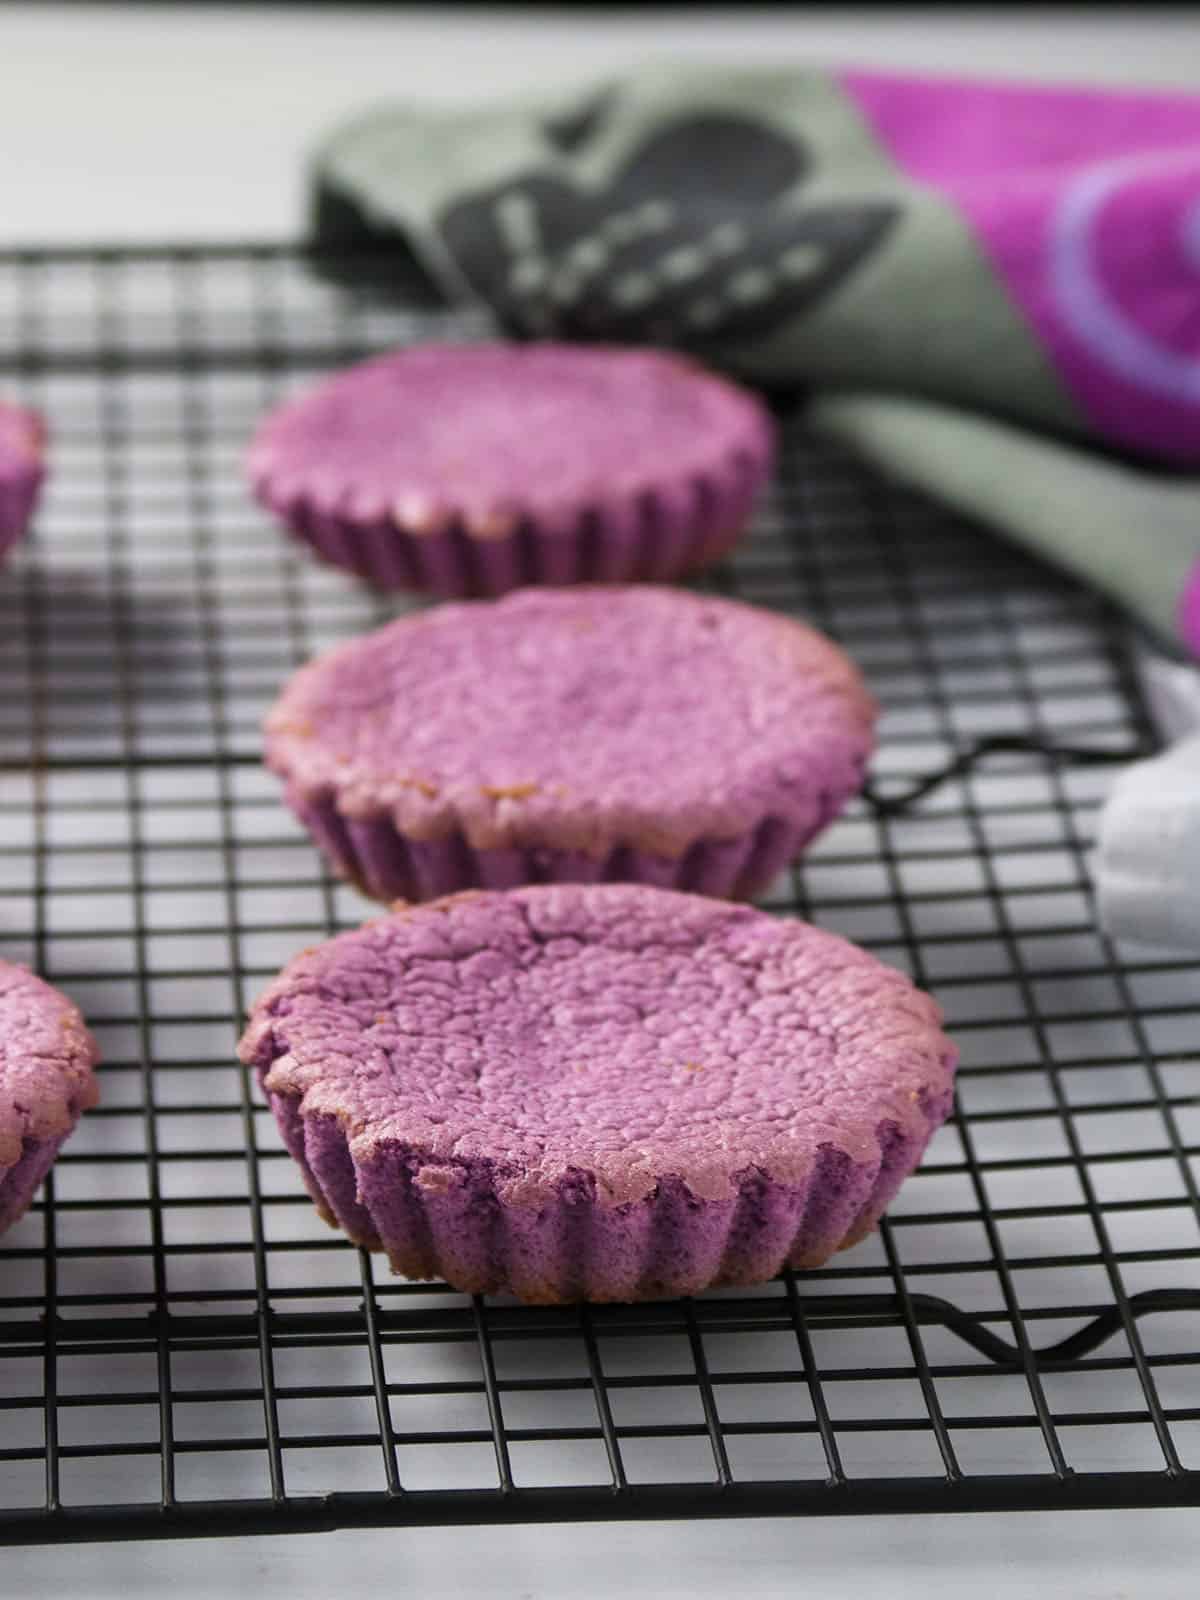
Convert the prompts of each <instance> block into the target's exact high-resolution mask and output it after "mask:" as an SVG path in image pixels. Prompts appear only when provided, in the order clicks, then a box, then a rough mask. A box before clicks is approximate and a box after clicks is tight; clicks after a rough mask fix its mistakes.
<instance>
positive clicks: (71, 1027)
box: [0, 961, 99, 1232]
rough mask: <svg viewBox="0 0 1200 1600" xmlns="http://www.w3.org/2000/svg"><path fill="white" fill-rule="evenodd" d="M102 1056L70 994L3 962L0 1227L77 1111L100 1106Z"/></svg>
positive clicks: (15, 1212)
mask: <svg viewBox="0 0 1200 1600" xmlns="http://www.w3.org/2000/svg"><path fill="white" fill-rule="evenodd" d="M98 1054H99V1053H98V1051H97V1049H96V1041H95V1040H94V1039H93V1038H92V1036H91V1034H90V1033H89V1032H88V1030H87V1028H86V1027H85V1026H84V1022H83V1018H82V1017H81V1016H80V1014H79V1011H78V1010H77V1008H76V1007H75V1006H73V1005H72V1004H71V1002H70V1001H69V1000H68V999H67V998H66V996H65V995H61V994H59V992H58V990H57V989H52V988H51V987H50V985H49V984H48V983H43V982H42V980H41V978H35V977H34V975H33V973H31V972H28V971H26V969H25V968H24V967H15V966H11V965H10V964H9V963H8V962H7V961H0V1232H3V1231H4V1229H5V1228H8V1227H11V1226H12V1224H13V1223H14V1222H16V1220H17V1219H18V1217H21V1216H23V1215H24V1214H25V1212H26V1211H27V1210H28V1208H29V1203H30V1201H31V1200H32V1199H33V1197H34V1194H35V1193H36V1191H37V1189H38V1186H39V1185H40V1184H41V1182H42V1180H43V1178H45V1176H46V1174H47V1173H48V1172H49V1171H50V1168H51V1166H52V1165H53V1163H54V1158H55V1156H56V1155H57V1154H58V1152H59V1149H60V1147H61V1146H62V1144H63V1141H64V1140H65V1139H66V1138H67V1136H68V1134H69V1133H70V1132H71V1130H72V1129H73V1128H74V1126H75V1124H76V1123H77V1122H78V1121H79V1115H80V1112H82V1111H86V1110H87V1108H88V1107H89V1106H94V1105H95V1103H96V1100H97V1098H98V1090H97V1086H96V1079H95V1076H94V1074H93V1072H92V1068H93V1067H94V1066H95V1064H96V1061H97V1059H98Z"/></svg>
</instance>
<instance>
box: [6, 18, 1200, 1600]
mask: <svg viewBox="0 0 1200 1600" xmlns="http://www.w3.org/2000/svg"><path fill="white" fill-rule="evenodd" d="M684 54H686V55H688V56H703V57H706V58H708V59H719V60H725V59H740V60H756V59H763V58H770V59H772V60H775V61H779V60H780V59H788V58H790V59H795V60H796V61H798V62H799V61H810V62H851V61H852V62H858V63H869V64H875V65H884V66H893V67H901V66H903V67H911V68H922V67H924V68H935V69H943V70H955V69H960V70H974V71H983V72H997V73H999V72H1011V73H1019V74H1022V75H1025V76H1034V75H1043V76H1049V77H1056V78H1060V79H1073V80H1078V81H1092V82H1107V83H1120V82H1125V83H1158V84H1163V85H1167V84H1174V85H1179V86H1183V87H1194V86H1195V82H1196V69H1197V66H1200V47H1198V45H1197V34H1196V27H1195V22H1194V20H1193V19H1192V18H1190V17H1188V16H1187V15H1186V13H1185V12H1184V11H1183V10H1182V9H1181V10H1180V11H1178V12H1173V13H1166V12H1164V13H1161V14H1155V13H1153V12H1147V11H1139V12H1138V13H1136V15H1135V14H1134V13H1133V12H1129V13H1125V14H1117V15H1113V16H1111V17H1110V16H1105V15H1094V16H1090V17H1089V16H1087V15H1086V14H1079V13H1071V12H1048V11H1045V10H1040V11H1038V12H1036V13H1033V14H1029V13H1024V12H1021V11H1019V10H1017V9H1016V8H1014V9H1013V11H1012V12H1011V13H1010V14H1008V15H998V14H996V13H995V12H992V13H984V12H980V13H970V12H956V11H953V10H950V9H945V10H936V11H929V12H919V11H911V12H890V13H888V14H886V15H885V14H883V13H879V14H871V13H869V12H866V13H864V12H863V11H862V10H861V9H859V10H856V11H854V12H851V11H849V10H847V12H846V13H845V14H842V13H836V12H829V11H816V10H805V12H804V13H803V17H801V16H799V15H798V14H792V15H788V14H787V13H784V12H783V11H774V12H763V13H761V14H757V13H754V12H752V11H744V10H739V11H738V12H737V14H736V17H735V16H734V15H733V13H732V12H731V11H728V10H726V11H724V12H721V11H719V10H713V11H710V12H704V13H700V14H696V13H693V12H685V11H683V10H676V11H667V12H664V13H661V14H656V13H655V12H654V11H653V9H652V8H645V9H643V10H642V11H641V12H640V13H638V14H636V15H634V14H631V13H629V12H626V13H623V14H619V15H618V14H615V13H611V14H610V13H605V12H602V11H591V10H589V11H588V12H586V13H583V14H581V15H579V16H575V17H571V18H567V17H566V16H565V15H562V14H559V15H555V14H554V13H547V12H538V13H537V14H534V15H531V14H529V13H525V14H521V13H518V12H514V13H513V14H512V15H505V14H503V13H498V12H495V11H489V12H487V13H484V12H472V11H467V10H463V9H458V8H455V9H454V10H453V11H452V12H443V13H438V12H436V11H435V10H433V9H432V8H429V9H412V8H398V9H397V10H396V11H394V12H389V11H386V10H370V11H357V10H356V9H355V8H353V7H343V8H341V9H338V10H336V11H335V10H333V9H330V10H312V9H309V8H297V9H296V10H295V11H292V12H289V11H288V10H287V9H286V8H284V7H271V8H264V9H262V10H255V9H254V8H252V7H237V8H235V7H214V6H205V7H196V8H187V7H172V8H170V9H169V10H168V9H167V8H158V7H148V6H124V7H116V6H113V7H101V6H95V7H85V8H81V7H74V6H59V5H51V4H45V5H8V6H0V80H2V82H3V90H2V92H0V196H3V203H2V204H0V245H13V244H33V243H50V242H80V241H85V240H106V241H127V240H136V239H143V240H149V239H162V238H169V237H176V238H189V239H218V238H223V239H231V238H248V237H258V238H269V237H277V238H287V237H290V236H293V235H294V234H295V233H296V232H297V230H298V228H299V226H300V223H301V218H302V198H303V178H302V172H303V157H304V154H305V152H306V151H307V150H308V149H309V148H310V147H311V145H312V143H313V140H314V138H316V137H317V136H319V134H320V133H321V132H322V131H323V130H324V129H326V128H327V127H328V126H329V125H330V123H331V122H333V121H335V120H336V119H338V118H339V117H341V116H343V115H344V114H346V113H348V112H352V111H354V110H356V109H357V108H359V107H361V106H362V105H363V104H364V103H368V102H371V101H373V100H378V99H380V98H386V97H389V96H399V95H415V94H420V95H423V96H426V97H429V98H436V99H438V100H441V101H450V100H462V99H475V100H479V99H484V98H489V97H495V96H500V95H503V94H505V93H508V92H511V91H514V90H518V89H525V88H529V87H534V86H538V87H545V86H548V85H551V84H564V85H565V84H569V83H571V82H582V81H586V80H588V79H591V78H593V77H595V76H597V75H600V74H604V73H607V72H610V71H612V70H613V69H615V68H618V67H620V66H621V65H623V64H627V63H631V62H634V61H637V60H639V59H644V58H645V57H647V56H658V57H665V56H671V55H684ZM3 1560H4V1569H3V1570H4V1572H5V1575H6V1577H7V1576H8V1575H11V1579H10V1581H9V1582H6V1583H5V1584H4V1590H5V1592H8V1593H14V1594H15V1593H21V1594H23V1595H25V1596H27V1597H29V1600H35V1597H37V1596H41V1595H47V1596H48V1595H51V1594H53V1595H55V1596H64V1595H66V1596H93V1595H95V1596H105V1595H117V1594H146V1595H162V1594H166V1593H168V1592H170V1593H173V1594H175V1595H178V1596H179V1597H180V1600H186V1597H191V1596H197V1597H198V1596H207V1595H214V1596H215V1595H226V1594H230V1593H247V1592H249V1591H250V1590H251V1588H253V1590H254V1592H256V1593H258V1594H261V1595H263V1596H264V1597H270V1596H275V1595H284V1594H288V1595H313V1596H325V1595H331V1594H337V1595H339V1596H341V1597H344V1600H356V1597H359V1596H369V1595H370V1596H374V1595H380V1594H384V1593H396V1592H404V1593H412V1594H421V1595H424V1596H426V1597H427V1600H436V1597H441V1596H443V1595H445V1596H450V1595H462V1594H464V1593H470V1592H472V1591H479V1592H482V1593H484V1594H487V1595H490V1596H497V1597H514V1600H515V1597H525V1596H528V1597H530V1600H533V1597H542V1596H558V1595H562V1594H566V1593H570V1594H571V1595H572V1596H574V1597H575V1600H589V1597H591V1596H601V1595H605V1596H609V1595H612V1594H613V1593H614V1592H617V1591H618V1590H623V1591H624V1592H626V1593H629V1594H643V1593H645V1594H650V1593H653V1594H654V1595H656V1596H658V1597H660V1600H670V1597H672V1596H676V1595H680V1596H682V1595H687V1596H689V1600H703V1597H705V1596H716V1595H722V1596H724V1595H728V1594H730V1593H731V1592H732V1593H739V1592H741V1593H749V1594H754V1595H776V1594H779V1595H783V1594H789V1595H794V1594H798V1593H805V1594H814V1595H817V1594H819V1595H828V1596H840V1595H847V1596H850V1595H853V1596H855V1597H856V1600H873V1597H875V1596H880V1597H882V1596H885V1595H886V1596H887V1597H888V1600H906V1597H909V1596H912V1597H916V1596H928V1595H931V1594H942V1593H961V1594H968V1595H969V1594H976V1593H977V1594H981V1595H987V1596H989V1600H1010V1597H1016V1596H1021V1597H1027V1596H1032V1595H1035V1594H1037V1595H1041V1594H1063V1595H1068V1594H1069V1595H1071V1596H1073V1597H1076V1600H1118V1597H1120V1596H1125V1595H1130V1596H1132V1595H1139V1596H1140V1595H1153V1596H1155V1600H1183V1597H1184V1596H1185V1595H1186V1596H1188V1597H1190V1596H1192V1595H1193V1594H1194V1593H1195V1587H1196V1576H1195V1575H1196V1572H1197V1570H1198V1562H1200V1517H1197V1516H1196V1515H1195V1514H1194V1513H1189V1512H1164V1511H1144V1512H1135V1511H1130V1512H1122V1513H1117V1514H1113V1513H1079V1514H1073V1515H1067V1516H1060V1515H1034V1516H1007V1515H995V1516H990V1517H978V1516H972V1517H961V1518H951V1517H928V1518H895V1517H879V1518H866V1519H846V1520H833V1519H828V1520H827V1519H820V1520H809V1521H766V1522H753V1523H750V1522H732V1523H707V1524H683V1523H664V1524H642V1525H618V1526H588V1527H574V1526H565V1527H520V1528H507V1529H486V1528H484V1529H469V1528H468V1529H454V1530H438V1529H417V1530H388V1531H377V1532H366V1533H353V1534H330V1535H321V1536H314V1537H308V1538H291V1539H264V1538H255V1539H245V1540H206V1541H201V1542H196V1543H183V1544H174V1545H166V1544H158V1545H154V1544H151V1545H107V1546H92V1547H79V1548H73V1549H62V1550H32V1551H12V1552H6V1553H5V1556H4V1558H3ZM18 1579H19V1581H16V1580H18Z"/></svg>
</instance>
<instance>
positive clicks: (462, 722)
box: [266, 586, 876, 901]
mask: <svg viewBox="0 0 1200 1600" xmlns="http://www.w3.org/2000/svg"><path fill="white" fill-rule="evenodd" d="M875 716H876V708H875V704H874V702H873V700H872V699H871V696H870V695H869V693H868V692H867V689H866V687H865V684H864V683H863V680H862V677H861V675H860V674H859V672H858V670H857V668H856V667H855V666H854V665H853V663H852V662H851V661H850V660H849V658H848V657H847V656H846V655H845V654H844V653H843V652H842V651H841V650H839V649H838V648H837V646H835V645H834V644H832V643H831V642H830V641H829V640H828V639H826V638H824V637H823V636H822V635H821V634H818V633H816V632H814V631H813V630H812V629H811V628H807V627H805V626H804V625H803V624H801V623H798V622H794V621H792V620H791V619H789V618H785V617H781V616H778V615H776V614H775V613H771V612H766V611H760V610H758V609H756V608H754V607H751V606H746V605H742V604H740V603H738V602H734V601H728V600H719V599H714V598H712V597H710V596H706V595H699V594H693V593H689V592H685V591H682V590H674V589H660V588H656V587H652V586H624V587H604V586H585V587H582V588H579V589H570V590H526V591H523V592H522V593H520V594H516V595H511V596H509V597H507V598H506V599H503V600H499V601H492V602H482V603H473V604H465V605H449V606H441V607H438V608H436V609H434V610H431V611H428V612H423V613H420V614H419V615H416V616H410V617H404V618H401V619H400V620H399V621H397V622H394V623H390V624H389V625H388V626H387V627H385V628H382V629H380V630H379V631H377V632H376V633H373V634H369V635H367V636H366V637H364V638H361V639H357V640H354V641H352V642H351V643H349V644H347V645H344V646H341V647H339V648H338V649H336V650H334V651H331V652H330V653H329V654H327V655H325V656H322V657H319V658H318V659H317V660H316V661H314V662H311V663H310V664H309V665H308V666H306V667H304V668H302V669H301V671H300V672H299V673H298V674H297V675H296V676H295V677H294V678H293V679H292V681H291V683H290V684H289V685H288V687H287V688H286V689H285V690H284V693H283V695H282V696H281V697H280V699H279V701H278V702H277V704H276V706H275V707H274V708H273V710H272V711H271V713H270V715H269V716H268V718H267V722H266V759H267V763H268V765H269V766H270V767H271V768H272V770H273V771H275V772H276V773H278V774H279V776H280V777H281V778H282V779H283V780H284V783H285V785H286V794H287V799H288V802H289V804H290V805H291V807H292V809H293V810H294V811H295V812H296V814H297V815H298V816H299V817H300V819H301V820H302V821H303V822H304V824H305V825H306V827H307V828H308V829H309V831H310V832H311V834H312V835H313V837H314V838H315V839H316V840H317V842H318V844H319V845H320V846H321V847H322V848H323V849H324V850H325V852H326V853H327V855H328V856H329V858H330V860H331V862H332V863H333V865H334V866H335V868H336V869H337V870H338V871H340V872H341V873H343V874H344V875H345V876H347V877H349V878H352V879H353V880H355V881H356V882H358V883H359V885H360V886H361V887H362V888H363V889H364V890H365V892H366V893H367V894H369V895H371V896H372V897H374V898H376V899H380V900H384V901H391V900H394V899H397V898H400V899H406V900H424V899H430V898H434V897H437V896H439V895H443V894H449V893H453V892H455V891H457V890H460V889H464V888H472V887H482V888H497V889H499V888H511V887H515V886H517V885H519V884H521V883H531V882H532V883H539V882H562V881H570V882H605V881H634V882H645V883H650V884H655V885H657V886H659V887H662V888H682V889H689V890H695V891H699V892H703V893H706V894H716V895H722V896H729V897H735V898H748V897H750V896H752V895H753V894H754V893H757V892H758V891H759V890H761V889H762V888H764V887H765V886H766V885H767V884H768V883H770V882H771V880H772V879H773V878H774V877H775V876H776V875H777V873H778V872H779V871H780V870H781V868H782V867H783V866H784V865H785V864H786V863H787V861H789V860H790V859H792V857H794V856H795V855H796V854H797V853H798V852H799V851H800V850H801V849H802V848H803V846H804V845H805V844H806V843H807V842H808V841H809V840H810V839H811V838H812V837H813V836H814V835H815V834H816V833H817V832H819V831H820V829H821V828H823V827H824V826H825V825H826V824H827V823H828V822H829V821H830V820H831V819H832V818H833V817H835V816H836V815H837V814H838V812H839V811H840V810H841V809H842V807H843V806H844V804H845V803H846V801H847V799H848V798H849V797H850V796H851V795H853V794H855V793H856V792H857V791H858V790H859V788H860V787H861V785H862V781H863V775H864V771H865V765H866V761H867V759H868V757H869V755H870V753H871V750H872V748H873V742H874V723H875Z"/></svg>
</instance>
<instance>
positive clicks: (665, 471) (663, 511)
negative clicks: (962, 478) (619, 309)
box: [247, 344, 774, 597]
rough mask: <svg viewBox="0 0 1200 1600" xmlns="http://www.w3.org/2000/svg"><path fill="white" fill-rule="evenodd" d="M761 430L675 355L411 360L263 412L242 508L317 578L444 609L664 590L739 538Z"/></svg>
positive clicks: (435, 354)
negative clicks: (323, 574) (582, 588)
mask: <svg viewBox="0 0 1200 1600" xmlns="http://www.w3.org/2000/svg"><path fill="white" fill-rule="evenodd" d="M773 438H774V431H773V427H772V424H771V421H770V418H769V417H768V414H767V412H766V410H765V408H764V407H763V406H762V404H761V403H760V402H759V401H758V400H756V399H755V398H754V397H753V396H752V395H750V394H748V393H746V392H745V391H744V390H742V389H739V388H737V387H736V386H735V385H733V384H731V383H728V382H727V381H725V380H724V379H722V378H718V377H716V376H714V375H713V374H711V373H708V372H705V371H703V370H702V369H701V368H700V367H698V366H696V365H695V364H694V363H693V362H691V361H688V360H686V359H685V358H683V357H681V356H677V355H668V354H664V353H661V352H656V351H647V350H619V349H609V348H604V347H596V346H589V347H586V348H584V347H580V346H574V345H553V344H535V345H521V346H518V345H504V344H482V345H420V346H416V347H414V348H412V349H406V350H399V351H396V352H394V353H392V354H390V355H386V356H381V357H377V358H376V359H375V360H372V361H367V362H364V363H362V364H361V365H360V366H356V367H352V368H350V369H349V370H348V371H346V372H343V373H340V374H338V376H336V377H334V378H332V379H330V380H328V381H327V382H325V383H323V384H321V385H320V386H318V387H317V388H315V389H313V390H311V391H309V392H308V393H306V394H303V395H301V396H300V398H299V399H297V400H294V401H292V402H290V403H289V404H287V405H285V406H283V407H281V408H280V409H279V410H278V411H276V412H274V413H272V414H271V415H270V416H269V417H268V418H267V419H266V421H265V422H264V423H263V424H262V426H261V427H260V428H259V431H258V433H257V435H256V437H255V439H254V441H253V444H252V446H251V449H250V452H249V456H248V459H247V470H248V472H249V475H250V479H251V483H252V485H253V488H254V491H255V494H256V495H257V497H258V499H259V500H260V501H261V502H262V503H263V505H265V506H266V507H268V509H270V510H271V511H273V512H275V514H276V515H278V516H279V517H280V518H281V519H282V520H283V521H284V522H285V523H286V524H287V525H288V526H289V527H290V528H291V529H292V531H293V532H294V533H296V534H298V535H299V536H300V537H301V538H302V539H305V540H306V541H307V542H308V543H309V544H310V545H312V546H313V548H314V549H315V550H317V551H318V552H319V554H321V555H322V556H324V557H325V558H326V559H327V560H328V561H331V562H333V563H334V564H335V565H337V566H341V567H348V568H349V569H350V570H351V571H352V572H357V573H359V574H361V575H362V576H363V577H365V578H368V579H370V580H371V581H372V582H373V583H376V584H378V585H380V586H381V587H383V588H387V589H418V590H426V591H428V592H429V593H432V594H437V595H443V596H447V597H454V596H466V595H495V594H502V593H503V592H504V591H506V590H508V589H514V588H517V587H519V586H521V585H526V584H566V583H582V582H588V581H600V582H626V581H630V580H632V579H646V578H650V579H654V578H658V579H663V578H674V577H677V576H678V575H679V574H680V573H682V572H686V571H688V570H690V569H692V568H696V567H701V566H704V565H706V564H707V563H709V562H712V561H714V560H716V559H717V558H718V557H719V556H721V555H722V554H724V552H725V551H726V550H727V549H728V548H729V547H730V546H731V545H732V544H733V543H734V542H735V540H736V539H737V538H738V537H739V535H740V534H741V532H742V530H743V529H744V527H745V525H746V522H747V519H748V517H749V514H750V510H751V507H752V504H753V501H754V497H755V495H756V493H757V492H758V490H759V488H760V487H761V486H762V483H763V480H764V478H765V477H766V475H767V472H768V469H769V466H770V462H771V458H772V453H773Z"/></svg>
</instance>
